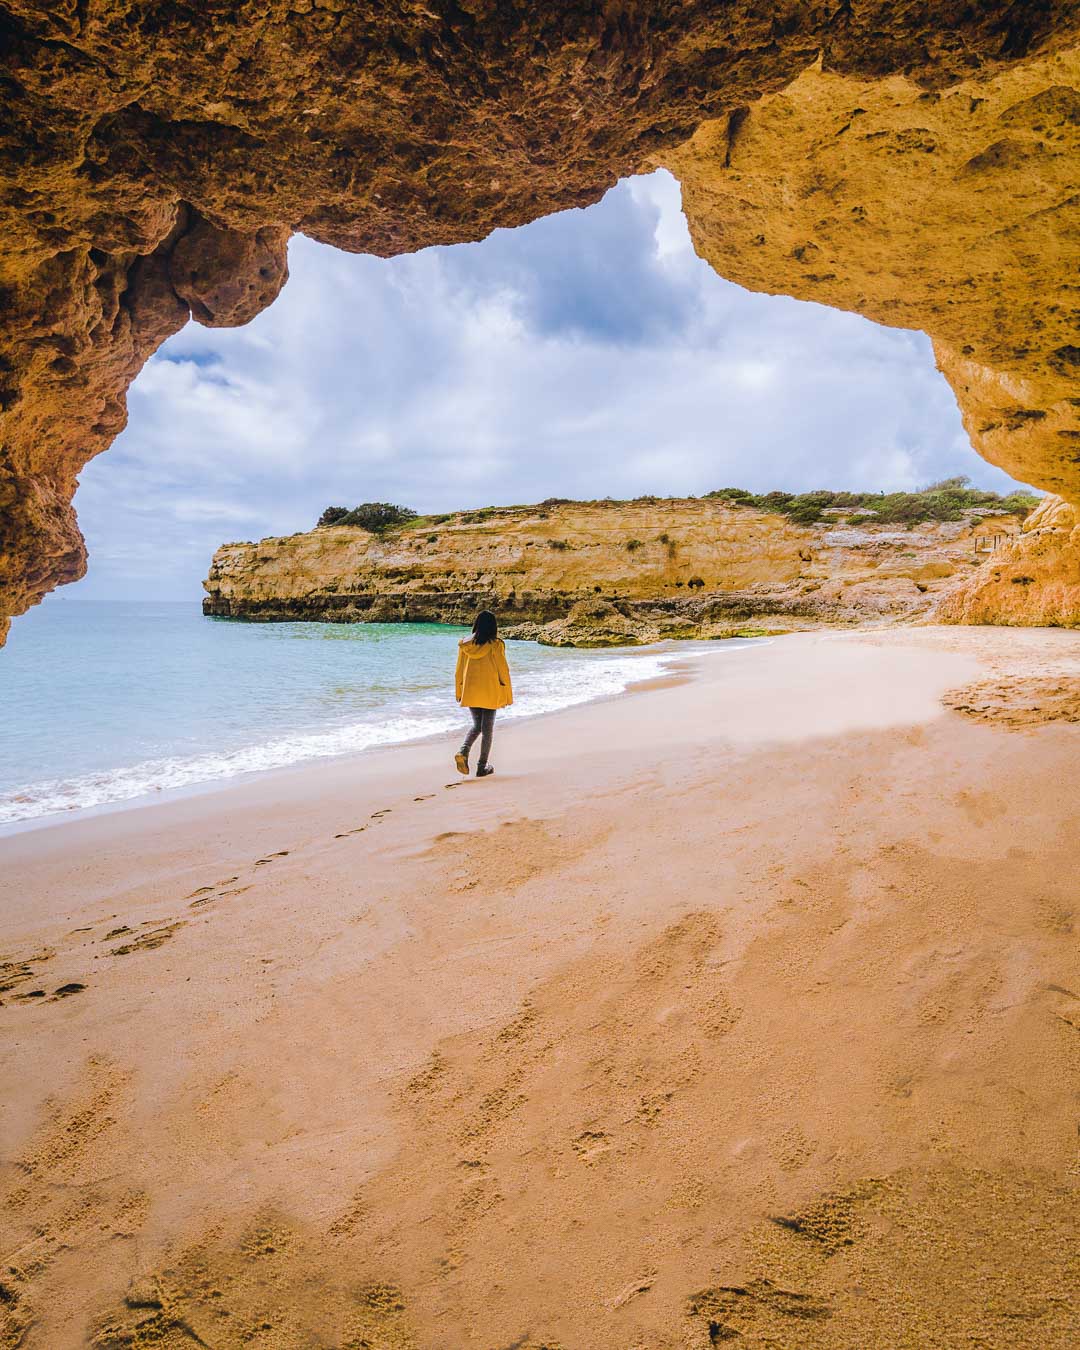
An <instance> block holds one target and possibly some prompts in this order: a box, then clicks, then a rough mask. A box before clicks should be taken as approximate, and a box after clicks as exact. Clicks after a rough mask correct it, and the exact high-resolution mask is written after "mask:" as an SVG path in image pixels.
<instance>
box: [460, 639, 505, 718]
mask: <svg viewBox="0 0 1080 1350" xmlns="http://www.w3.org/2000/svg"><path fill="white" fill-rule="evenodd" d="M454 685H455V688H456V690H457V701H458V702H459V703H460V704H461V705H462V706H463V707H465V708H506V707H509V705H510V704H511V703H513V701H514V691H513V689H512V688H511V687H510V667H509V666H508V665H507V664H506V643H505V642H503V640H502V638H496V639H495V641H494V642H485V643H484V645H483V646H482V647H481V646H478V645H477V644H476V643H475V642H473V641H472V640H471V639H470V640H467V641H465V642H461V643H459V644H458V658H457V673H456V675H455V677H454Z"/></svg>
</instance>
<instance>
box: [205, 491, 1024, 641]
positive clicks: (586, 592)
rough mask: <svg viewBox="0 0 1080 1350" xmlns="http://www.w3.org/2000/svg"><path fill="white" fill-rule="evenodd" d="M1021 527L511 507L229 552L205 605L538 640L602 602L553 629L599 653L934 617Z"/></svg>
mask: <svg viewBox="0 0 1080 1350" xmlns="http://www.w3.org/2000/svg"><path fill="white" fill-rule="evenodd" d="M1018 530H1019V523H1018V521H1017V519H1016V517H1015V516H1008V515H987V516H985V517H982V518H981V519H979V523H978V524H977V525H976V526H974V527H973V526H972V525H971V523H970V521H968V520H965V521H964V522H956V523H926V524H921V525H916V526H913V527H911V528H907V529H905V528H898V527H896V526H884V525H873V524H862V525H858V526H849V525H846V524H845V523H844V522H843V520H842V519H832V520H830V521H828V522H826V521H822V522H821V523H819V524H817V525H810V526H798V525H794V524H792V523H791V522H790V521H789V520H787V519H786V518H785V517H783V516H781V515H777V514H773V513H771V512H763V511H757V510H752V509H749V508H747V507H733V506H730V505H725V504H724V503H722V502H720V501H717V500H710V499H707V498H702V499H689V500H672V501H656V502H653V501H646V502H570V503H565V504H559V505H554V506H549V507H512V508H506V509H503V510H491V511H482V512H461V513H458V514H457V515H454V516H451V517H447V518H444V519H442V520H440V521H439V522H438V523H434V522H432V521H420V522H417V523H416V524H415V525H413V526H411V527H410V528H407V529H403V530H400V531H397V532H395V533H394V534H392V535H388V536H383V537H379V536H376V535H372V534H369V533H367V531H365V530H360V529H356V528H353V527H348V526H330V527H323V528H320V529H316V530H312V531H310V532H309V533H306V534H296V535H288V536H285V537H283V538H271V539H263V540H260V541H259V542H258V543H236V544H225V545H223V546H222V547H221V548H219V549H218V551H217V552H216V553H215V555H214V559H213V563H212V565H211V568H210V574H209V576H208V577H207V580H206V581H205V582H204V586H205V588H206V592H207V595H206V599H205V600H204V602H203V609H204V612H205V613H207V614H211V615H220V616H224V617H233V618H245V619H256V620H282V619H321V620H330V621H336V622H355V621H358V620H373V621H391V622H393V621H399V622H400V621H412V622H419V621H431V622H440V623H466V622H471V621H472V618H473V616H474V614H475V612H476V610H477V609H478V608H480V607H483V606H485V605H490V606H493V607H496V608H497V609H498V611H499V614H500V617H501V619H502V621H503V623H505V624H511V625H512V624H515V623H518V624H526V625H534V627H532V628H525V629H523V630H522V631H521V635H522V636H541V635H540V634H539V632H538V630H537V629H536V627H535V625H542V624H548V623H552V622H554V621H560V620H565V618H566V616H567V615H568V614H570V611H571V609H572V608H573V607H574V606H578V605H581V604H582V603H585V604H587V605H594V606H595V605H597V603H598V602H606V604H607V608H604V607H603V605H600V608H599V609H598V616H599V620H601V622H599V623H597V622H592V623H591V625H590V622H589V615H588V614H583V618H584V620H585V622H583V623H580V624H578V625H576V628H577V631H576V633H575V632H574V631H570V630H568V629H567V627H566V625H563V626H562V627H561V628H560V630H559V632H558V633H557V634H553V635H549V636H551V637H553V638H554V639H559V640H561V639H562V638H567V639H568V640H570V641H578V640H579V639H580V642H581V643H582V644H586V643H589V642H590V641H591V639H596V641H597V645H610V643H609V641H608V638H607V637H605V636H604V633H608V634H609V636H610V638H611V641H612V642H614V641H617V640H618V639H619V637H620V636H622V637H625V638H626V640H642V639H643V638H644V639H645V640H654V639H655V638H658V637H662V636H668V637H691V636H712V635H715V634H718V633H719V632H722V631H725V630H727V629H730V628H731V627H732V626H733V625H738V624H740V623H746V622H749V621H751V620H753V619H755V618H757V619H762V618H763V617H764V618H771V619H772V620H778V619H782V620H783V622H784V624H785V625H787V626H797V625H799V624H805V623H810V622H849V623H850V622H855V621H866V620H890V619H896V618H900V617H905V618H908V617H913V616H915V615H918V614H921V613H925V612H927V611H928V610H929V608H930V607H931V605H932V604H933V603H934V602H935V601H936V600H937V599H938V597H939V596H940V595H941V594H942V593H943V591H944V590H946V589H948V588H949V587H950V586H952V585H956V584H957V583H958V581H959V580H962V579H963V578H964V577H966V576H967V575H969V574H972V573H977V572H978V570H979V568H980V566H981V565H983V564H982V560H983V559H984V558H985V557H986V556H987V554H986V553H980V552H978V551H977V549H979V548H986V547H988V546H989V545H990V543H991V542H992V541H993V539H994V538H995V537H1000V536H1012V535H1014V534H1015V533H1016V532H1017V531H1018ZM612 605H617V606H618V607H619V610H618V613H617V615H613V614H612V611H611V606H612ZM626 621H630V626H629V627H628V626H627V622H626ZM634 625H636V627H634ZM572 627H574V626H572ZM590 627H591V633H590ZM601 630H602V631H601Z"/></svg>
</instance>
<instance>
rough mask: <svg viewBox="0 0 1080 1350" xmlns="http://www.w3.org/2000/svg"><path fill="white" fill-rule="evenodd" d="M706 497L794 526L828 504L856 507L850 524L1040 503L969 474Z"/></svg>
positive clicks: (955, 516) (910, 521) (953, 516)
mask: <svg viewBox="0 0 1080 1350" xmlns="http://www.w3.org/2000/svg"><path fill="white" fill-rule="evenodd" d="M708 496H710V497H713V498H717V499H719V500H722V501H725V502H727V503H728V504H729V505H732V506H749V507H752V508H754V509H755V510H758V511H776V512H779V513H780V514H781V515H785V516H787V517H788V518H789V519H790V520H791V521H793V522H794V523H795V524H796V525H814V524H816V523H817V522H818V521H819V520H821V518H822V516H823V514H824V512H825V511H826V510H827V509H829V508H838V509H840V510H848V511H854V512H855V513H856V514H854V515H851V516H849V517H848V520H847V523H848V524H849V525H862V524H866V523H868V522H870V521H876V522H877V523H879V524H882V525H917V524H920V523H921V522H922V521H927V520H951V521H957V520H963V519H964V518H965V516H969V515H970V513H971V512H972V511H973V510H978V509H985V510H990V511H1007V512H1009V513H1011V514H1013V515H1018V516H1026V515H1027V514H1028V512H1029V511H1032V510H1034V508H1035V507H1036V506H1037V505H1038V503H1039V498H1038V497H1035V496H1033V495H1032V494H1031V493H1027V492H1019V491H1017V492H1011V493H1010V494H1009V495H1008V496H1007V497H1002V496H1000V495H999V494H998V493H996V492H988V491H985V490H984V489H982V488H973V487H971V486H970V482H969V480H968V479H967V478H960V477H957V478H943V479H941V480H940V481H939V482H937V483H930V484H928V485H927V486H926V487H924V488H920V489H919V490H918V491H917V492H831V491H829V490H827V489H824V488H823V489H819V490H817V491H815V492H801V493H793V492H766V493H763V494H761V495H758V494H755V493H752V492H747V491H745V490H744V489H743V488H718V489H717V490H716V491H715V492H710V493H709V494H708Z"/></svg>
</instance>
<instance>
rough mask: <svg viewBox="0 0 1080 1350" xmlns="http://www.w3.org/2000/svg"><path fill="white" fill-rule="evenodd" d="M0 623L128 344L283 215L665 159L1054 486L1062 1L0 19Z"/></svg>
mask: <svg viewBox="0 0 1080 1350" xmlns="http://www.w3.org/2000/svg"><path fill="white" fill-rule="evenodd" d="M0 29H2V37H3V48H4V77H5V87H4V93H5V105H6V111H7V119H6V128H7V130H6V133H5V136H4V138H3V141H2V144H0V178H2V183H3V190H2V192H0V223H2V225H3V231H2V236H0V237H2V240H3V243H2V245H0V303H2V307H3V315H4V323H3V327H2V332H0V447H2V452H0V513H2V514H0V638H2V637H3V634H4V632H5V631H6V627H7V616H10V615H13V614H21V613H22V612H23V611H24V610H26V609H27V608H28V607H29V606H30V605H32V604H34V603H36V602H37V601H38V600H39V599H40V598H41V596H42V595H44V594H45V593H46V592H47V591H49V590H51V589H52V588H53V587H55V586H57V585H60V584H62V583H64V582H67V581H72V580H74V579H76V578H78V577H79V576H81V575H82V574H83V572H84V570H85V566H86V550H85V545H84V543H83V540H82V537H81V535H80V533H79V530H78V527H77V524H76V520H75V515H74V512H73V510H72V507H71V499H72V496H73V493H74V491H75V487H76V483H77V476H78V473H79V471H80V470H81V468H82V466H83V465H84V464H85V463H86V462H87V461H88V460H89V459H90V458H91V457H92V456H94V455H97V454H99V453H100V452H101V451H103V450H105V449H107V448H108V446H109V445H110V444H111V442H112V440H113V438H114V437H115V436H116V435H117V433H118V432H119V431H120V430H121V429H122V428H123V426H124V423H125V419H126V408H125V395H126V390H127V387H128V385H129V384H130V383H131V381H132V379H134V377H135V375H136V374H137V373H138V371H139V370H140V368H141V367H142V365H143V363H144V362H145V361H146V359H147V358H148V356H149V355H150V354H151V353H152V352H153V351H154V350H155V348H156V347H157V346H158V345H159V344H160V343H161V342H162V341H163V340H164V339H165V338H167V337H168V336H170V334H172V333H175V332H177V331H178V330H179V329H180V328H182V327H183V325H184V324H185V323H186V322H187V321H188V319H189V318H194V319H195V320H196V321H197V322H199V323H202V324H207V325H210V326H222V325H226V326H227V325H233V324H239V323H244V322H246V321H247V320H248V319H250V318H251V317H252V316H253V315H254V314H256V313H258V311H259V310H260V309H262V308H263V307H264V306H265V305H267V304H269V303H270V302H271V301H272V300H273V299H274V297H275V296H276V295H277V293H278V291H279V290H280V288H281V286H282V284H283V283H284V281H285V279H286V276H287V266H286V245H287V242H288V239H289V237H290V235H291V234H292V233H293V232H295V231H303V232H304V233H305V234H306V235H308V236H309V237H311V238H313V239H318V240H321V241H322V242H324V243H328V244H332V245H334V246H336V247H338V248H344V249H349V250H351V251H354V252H358V253H373V254H377V255H379V256H391V255H394V254H398V253H404V252H409V251H411V250H414V249H418V248H422V247H424V246H426V245H429V244H448V243H454V242H458V241H463V240H475V239H480V238H483V237H484V236H485V235H487V234H488V233H489V232H490V231H491V230H492V229H493V228H494V227H496V226H514V225H519V224H522V223H524V222H526V221H529V220H533V219H535V218H536V217H538V216H542V215H544V214H546V213H548V212H551V211H556V210H560V209H563V208H566V207H571V206H585V205H588V204H589V203H591V202H595V201H596V200H598V199H599V197H600V196H601V195H602V194H603V193H604V192H605V191H606V190H607V189H608V188H609V187H611V185H612V184H613V183H614V182H615V181H616V180H617V179H618V178H619V177H621V176H623V175H626V174H632V173H638V172H641V171H643V170H648V169H651V168H655V167H657V166H665V167H667V168H670V169H671V171H672V172H673V173H674V174H675V175H676V176H677V177H678V178H679V179H680V181H681V182H682V185H683V191H684V204H685V209H686V213H687V218H688V221H689V224H690V229H691V232H692V234H693V237H694V239H695V242H696V244H697V247H698V249H699V251H700V252H701V253H702V255H703V256H704V257H706V258H707V259H708V260H709V262H710V263H711V264H712V265H713V266H714V267H715V268H716V269H717V270H718V271H719V272H720V273H721V274H722V275H724V276H726V277H729V278H731V279H732V280H734V281H736V282H738V283H739V284H740V285H743V286H747V287H750V288H752V289H755V290H763V291H769V292H776V293H782V294H789V295H796V296H799V297H802V298H805V299H810V300H816V301H820V302H822V303H824V304H828V305H835V306H838V307H840V308H844V309H850V310H853V311H856V312H858V313H860V314H865V315H868V316H870V317H871V318H874V319H877V320H879V321H881V322H884V323H889V324H895V325H898V326H901V327H908V328H916V329H922V330H924V331H925V332H927V333H929V334H930V335H931V337H932V338H933V339H934V342H935V350H936V352H937V359H938V363H939V365H940V367H941V369H942V371H943V372H944V374H945V376H946V378H947V379H948V380H949V381H950V383H951V384H952V387H953V389H954V390H955V392H956V396H957V399H958V401H959V404H960V407H961V411H962V413H963V416H964V421H965V425H966V426H967V429H968V432H969V434H970V436H971V439H972V443H973V444H974V446H975V448H976V449H977V450H978V451H979V452H980V453H981V454H983V455H985V456H986V458H987V459H989V460H990V461H991V462H993V463H995V464H998V465H1000V466H1002V467H1003V468H1005V469H1007V470H1008V471H1009V472H1010V473H1012V474H1013V475H1014V477H1016V478H1017V479H1018V480H1020V481H1022V482H1027V483H1031V484H1034V485H1035V486H1038V487H1041V488H1044V489H1046V490H1048V491H1051V492H1054V493H1057V494H1058V495H1060V496H1062V497H1064V498H1066V499H1067V500H1069V501H1072V502H1074V503H1080V454H1078V453H1077V445H1078V442H1080V399H1078V398H1077V372H1078V370H1080V342H1078V340H1077V336H1076V330H1075V293H1074V289H1073V288H1074V287H1075V269H1076V243H1075V240H1076V230H1077V213H1078V211H1080V195H1078V193H1077V183H1076V163H1077V153H1078V143H1080V8H1078V7H1077V5H1076V4H1075V3H1073V0H1041V3H1038V4H979V5H972V4H959V3H954V2H953V0H942V3H939V4H934V5H930V4H905V5H895V4H889V3H885V0H869V2H868V3H860V4H858V5H851V4H839V5H835V6H824V5H788V6H781V7H777V6H774V5H758V4H749V3H745V0H738V2H737V3H731V4H724V5H717V4H711V3H705V0H687V2H686V3H681V4H679V5H595V4H588V3H581V2H580V0H577V2H575V0H570V2H569V3H565V4H560V5H520V6H514V5H498V4H494V3H490V0H462V3H459V4H453V5H443V4H438V3H432V4H423V5H417V4H408V3H406V4H403V5H392V6H381V7H378V6H375V7H373V6H367V5H346V4H344V3H342V2H341V0H293V2H292V3H282V2H280V0H274V2H273V3H264V2H263V0H260V2H259V3H253V0H238V2H237V3H236V4H229V5H223V4H214V5H181V4H172V5H170V4H161V3H156V2H154V0H130V2H128V0H126V2H125V3H123V4H120V3H116V0H102V2H101V3H94V4H64V5H40V4H30V3H27V0H8V3H6V4H5V5H4V8H3V17H2V20H0Z"/></svg>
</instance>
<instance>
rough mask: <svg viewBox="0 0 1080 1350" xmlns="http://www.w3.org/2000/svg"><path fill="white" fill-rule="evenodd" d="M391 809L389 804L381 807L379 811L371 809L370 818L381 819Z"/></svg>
mask: <svg viewBox="0 0 1080 1350" xmlns="http://www.w3.org/2000/svg"><path fill="white" fill-rule="evenodd" d="M392 810H393V808H392V807H390V806H384V807H383V809H382V810H381V811H372V813H371V819H372V820H381V819H382V817H383V816H388V815H389V814H390V812H391V811H392Z"/></svg>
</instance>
